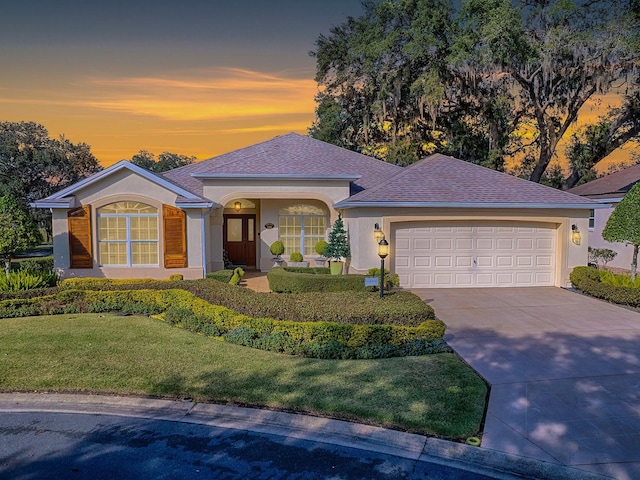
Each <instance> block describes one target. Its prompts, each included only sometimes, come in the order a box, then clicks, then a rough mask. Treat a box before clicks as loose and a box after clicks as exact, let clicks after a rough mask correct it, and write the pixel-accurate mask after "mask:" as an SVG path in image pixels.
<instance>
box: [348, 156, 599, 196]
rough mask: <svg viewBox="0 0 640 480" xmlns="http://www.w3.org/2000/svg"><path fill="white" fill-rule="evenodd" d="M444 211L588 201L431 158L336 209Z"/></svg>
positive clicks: (448, 159) (453, 161)
mask: <svg viewBox="0 0 640 480" xmlns="http://www.w3.org/2000/svg"><path fill="white" fill-rule="evenodd" d="M376 203H378V204H389V205H390V206H392V204H393V203H396V204H402V205H416V206H418V205H419V204H422V205H425V206H426V205H434V206H435V205H443V206H456V205H454V204H458V205H459V206H474V205H478V206H480V205H487V206H491V205H495V206H524V207H526V206H531V207H533V206H540V207H543V208H544V207H551V206H561V205H564V206H575V207H577V208H588V207H589V206H590V205H592V204H594V203H595V202H592V201H591V200H589V199H586V198H583V197H579V196H577V195H572V194H570V193H567V192H563V191H561V190H556V189H555V188H550V187H546V186H544V185H540V184H538V183H534V182H530V181H528V180H523V179H521V178H517V177H514V176H511V175H507V174H505V173H500V172H496V171H495V170H490V169H488V168H485V167H480V166H478V165H474V164H472V163H468V162H465V161H463V160H458V159H457V158H453V157H448V156H446V155H441V154H435V155H431V156H429V157H427V158H425V159H423V160H421V161H419V162H417V163H414V164H413V165H411V166H409V167H406V168H404V169H403V170H402V171H401V172H400V173H398V174H396V175H395V176H393V177H392V178H390V179H389V180H388V181H386V182H383V183H381V184H379V185H377V186H375V187H373V188H370V189H368V190H365V191H363V192H360V193H358V194H357V195H354V196H352V197H350V198H349V199H347V200H344V201H342V202H340V203H339V204H338V205H336V206H337V207H340V206H349V207H355V206H358V205H364V204H376Z"/></svg>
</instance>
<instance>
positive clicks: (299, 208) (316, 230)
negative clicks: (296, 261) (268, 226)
mask: <svg viewBox="0 0 640 480" xmlns="http://www.w3.org/2000/svg"><path fill="white" fill-rule="evenodd" d="M279 213H280V217H279V218H280V222H279V235H280V241H281V242H282V243H283V244H284V251H285V253H286V254H287V255H289V254H291V253H293V252H300V253H302V255H304V256H305V257H306V256H308V255H315V245H316V243H317V242H318V240H324V239H325V234H326V230H327V214H326V212H325V211H324V210H323V209H322V208H319V207H316V206H314V205H306V204H298V205H292V206H290V207H287V208H282V209H280V212H279Z"/></svg>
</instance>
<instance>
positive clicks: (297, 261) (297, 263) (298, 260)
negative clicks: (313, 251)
mask: <svg viewBox="0 0 640 480" xmlns="http://www.w3.org/2000/svg"><path fill="white" fill-rule="evenodd" d="M287 265H288V266H289V267H304V268H307V267H308V266H309V262H305V261H304V257H303V256H302V254H301V253H300V252H293V253H292V254H291V255H289V261H288V262H287Z"/></svg>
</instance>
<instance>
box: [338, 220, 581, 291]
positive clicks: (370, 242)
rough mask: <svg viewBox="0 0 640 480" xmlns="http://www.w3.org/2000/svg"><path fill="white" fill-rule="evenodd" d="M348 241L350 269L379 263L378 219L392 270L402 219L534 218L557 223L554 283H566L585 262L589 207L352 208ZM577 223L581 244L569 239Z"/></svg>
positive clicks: (360, 270) (359, 269) (364, 268)
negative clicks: (377, 242)
mask: <svg viewBox="0 0 640 480" xmlns="http://www.w3.org/2000/svg"><path fill="white" fill-rule="evenodd" d="M343 217H344V218H345V225H346V226H347V228H348V231H349V239H350V244H351V254H352V258H351V264H350V270H349V272H350V273H366V271H367V270H368V269H369V268H374V267H379V266H380V258H379V257H378V255H377V245H376V242H375V239H374V236H373V231H374V224H375V223H378V224H379V225H380V227H381V228H382V230H383V231H384V232H385V234H386V238H387V241H389V244H390V248H389V250H390V254H389V256H388V257H387V259H386V264H385V267H386V268H388V269H390V270H391V271H392V272H393V271H394V267H395V265H394V255H393V252H394V245H393V244H394V238H393V232H394V231H395V228H396V227H397V226H398V225H400V224H402V223H405V222H427V221H452V222H454V221H463V220H469V221H489V222H490V221H496V222H498V221H524V220H526V221H534V222H541V223H552V224H555V225H556V226H557V246H556V275H555V279H556V280H555V283H556V286H562V287H564V286H569V285H570V282H569V274H570V273H571V270H572V269H573V268H574V267H576V266H579V265H586V264H587V259H588V255H587V245H588V236H589V228H588V226H589V211H588V210H546V211H545V210H538V209H502V210H499V209H452V208H447V209H431V208H415V209H409V208H402V209H401V208H397V209H393V208H383V209H372V208H354V209H346V210H345V211H344V213H343ZM573 224H575V225H577V227H578V229H579V230H580V233H581V236H582V239H581V243H580V245H575V244H574V243H572V241H571V225H573Z"/></svg>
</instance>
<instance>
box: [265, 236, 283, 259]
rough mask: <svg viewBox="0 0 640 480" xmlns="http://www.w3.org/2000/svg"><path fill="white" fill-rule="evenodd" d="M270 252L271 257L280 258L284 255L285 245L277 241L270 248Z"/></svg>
mask: <svg viewBox="0 0 640 480" xmlns="http://www.w3.org/2000/svg"><path fill="white" fill-rule="evenodd" d="M269 251H270V252H271V255H275V256H276V257H279V256H280V255H282V254H283V253H284V243H282V242H281V241H280V240H276V241H275V242H273V243H272V244H271V246H270V247H269Z"/></svg>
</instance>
